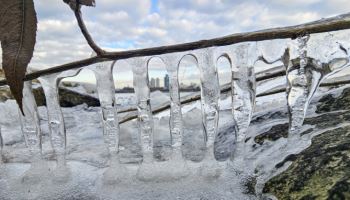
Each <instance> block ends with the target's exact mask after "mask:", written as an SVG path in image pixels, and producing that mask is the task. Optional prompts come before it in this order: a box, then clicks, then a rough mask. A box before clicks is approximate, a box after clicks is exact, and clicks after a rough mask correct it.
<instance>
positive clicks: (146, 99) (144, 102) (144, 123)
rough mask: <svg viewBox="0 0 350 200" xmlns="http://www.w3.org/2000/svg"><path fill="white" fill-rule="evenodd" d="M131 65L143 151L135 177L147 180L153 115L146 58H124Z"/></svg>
mask: <svg viewBox="0 0 350 200" xmlns="http://www.w3.org/2000/svg"><path fill="white" fill-rule="evenodd" d="M126 62H127V63H128V64H129V65H131V66H132V71H133V79H134V80H133V82H134V89H135V95H136V99H137V110H138V126H139V133H140V140H141V148H142V153H143V160H142V164H141V166H140V167H139V169H138V172H137V177H138V178H139V179H141V180H149V179H150V177H153V176H154V173H155V171H154V168H152V164H153V116H152V110H151V104H150V89H149V85H148V73H147V71H148V70H147V65H148V58H146V57H137V58H131V59H128V60H126Z"/></svg>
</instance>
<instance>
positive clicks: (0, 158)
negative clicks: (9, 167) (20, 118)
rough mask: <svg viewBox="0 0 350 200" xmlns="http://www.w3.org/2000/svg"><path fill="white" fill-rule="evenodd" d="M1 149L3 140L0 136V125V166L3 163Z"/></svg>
mask: <svg viewBox="0 0 350 200" xmlns="http://www.w3.org/2000/svg"><path fill="white" fill-rule="evenodd" d="M3 148H4V140H3V138H2V134H1V125H0V165H1V164H2V163H3V157H2V155H3Z"/></svg>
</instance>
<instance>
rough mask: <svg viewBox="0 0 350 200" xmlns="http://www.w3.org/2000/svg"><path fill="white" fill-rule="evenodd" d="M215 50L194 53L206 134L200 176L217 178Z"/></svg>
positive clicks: (217, 101) (218, 173)
mask: <svg viewBox="0 0 350 200" xmlns="http://www.w3.org/2000/svg"><path fill="white" fill-rule="evenodd" d="M214 52H215V49H214V48H207V49H201V50H198V51H196V52H194V55H195V57H196V58H197V61H198V67H199V70H200V73H201V76H200V78H201V103H202V117H203V125H204V130H205V133H206V148H207V149H206V155H205V157H204V160H203V165H202V166H201V169H200V174H201V176H204V177H206V178H215V177H219V176H220V174H221V172H222V168H220V165H219V163H218V162H217V161H216V159H215V155H214V141H215V137H216V135H217V132H218V120H219V106H218V103H219V99H220V85H219V78H218V74H217V71H216V66H215V65H216V59H217V58H216V57H215V53H214Z"/></svg>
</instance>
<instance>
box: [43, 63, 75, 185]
mask: <svg viewBox="0 0 350 200" xmlns="http://www.w3.org/2000/svg"><path fill="white" fill-rule="evenodd" d="M79 72H80V69H79V70H69V71H65V72H62V73H56V74H50V75H45V76H41V77H40V78H38V80H39V82H40V83H41V86H42V88H43V90H44V93H45V99H46V107H47V116H48V125H49V133H50V141H51V146H52V148H53V150H54V153H55V155H56V160H57V167H56V173H55V176H56V178H57V180H58V181H66V180H67V178H69V170H68V169H67V167H66V144H67V137H66V127H65V123H64V118H63V114H62V110H61V107H60V102H59V96H58V84H59V82H60V81H61V80H62V79H63V78H66V77H72V76H76V75H77V74H78V73H79Z"/></svg>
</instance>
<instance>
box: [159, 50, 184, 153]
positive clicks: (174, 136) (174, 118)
mask: <svg viewBox="0 0 350 200" xmlns="http://www.w3.org/2000/svg"><path fill="white" fill-rule="evenodd" d="M181 58H182V55H181V54H165V55H163V56H162V59H163V61H164V63H165V65H166V68H167V71H168V72H169V94H170V101H171V103H170V133H171V145H172V150H173V155H174V156H175V157H178V158H181V157H182V151H181V147H182V134H183V125H182V114H181V103H180V92H179V80H178V70H179V62H180V60H181Z"/></svg>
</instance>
